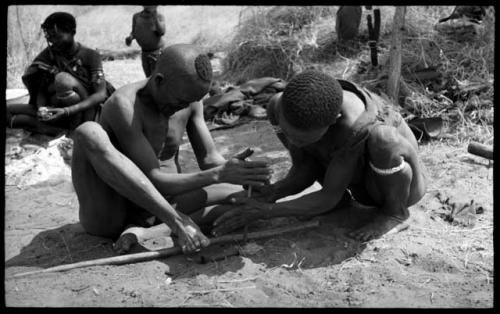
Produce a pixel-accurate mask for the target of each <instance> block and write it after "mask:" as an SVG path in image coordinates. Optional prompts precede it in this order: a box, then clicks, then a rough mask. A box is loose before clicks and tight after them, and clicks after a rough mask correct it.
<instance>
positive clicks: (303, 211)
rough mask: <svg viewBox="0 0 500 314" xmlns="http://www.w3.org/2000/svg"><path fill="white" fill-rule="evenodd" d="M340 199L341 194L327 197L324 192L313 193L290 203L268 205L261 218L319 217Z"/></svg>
mask: <svg viewBox="0 0 500 314" xmlns="http://www.w3.org/2000/svg"><path fill="white" fill-rule="evenodd" d="M337 194H338V195H337ZM341 197H342V194H341V193H336V194H335V195H327V194H326V193H325V192H324V191H317V192H313V193H310V194H307V195H304V196H302V197H299V198H297V199H294V200H291V201H286V202H280V203H275V204H270V206H269V208H268V209H267V210H263V212H262V218H263V219H268V218H273V217H286V216H315V215H319V214H322V213H324V212H327V211H329V210H331V209H332V208H334V207H335V205H337V203H338V202H339V201H340V198H341Z"/></svg>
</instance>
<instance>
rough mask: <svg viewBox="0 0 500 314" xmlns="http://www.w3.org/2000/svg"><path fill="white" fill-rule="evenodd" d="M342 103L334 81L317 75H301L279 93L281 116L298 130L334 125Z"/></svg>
mask: <svg viewBox="0 0 500 314" xmlns="http://www.w3.org/2000/svg"><path fill="white" fill-rule="evenodd" d="M342 100H343V91H342V87H341V86H340V83H339V82H338V81H337V80H336V79H334V78H333V77H331V76H329V75H327V74H325V73H322V72H319V71H313V70H308V71H304V72H302V73H300V74H298V75H296V76H295V77H293V78H292V80H291V81H290V82H289V83H288V84H287V86H286V87H285V90H284V91H283V96H282V106H283V115H284V116H285V118H286V120H287V121H288V122H289V123H290V124H291V125H292V126H294V127H296V128H299V129H302V130H308V129H314V128H320V127H326V126H329V125H331V124H333V123H334V122H335V121H336V119H337V116H338V114H339V113H340V109H341V106H342Z"/></svg>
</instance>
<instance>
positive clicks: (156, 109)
mask: <svg viewBox="0 0 500 314" xmlns="http://www.w3.org/2000/svg"><path fill="white" fill-rule="evenodd" d="M211 80H212V67H211V65H210V60H209V59H208V57H207V56H206V55H205V54H201V53H200V50H199V49H198V48H196V47H195V46H192V45H183V44H179V45H174V46H170V47H167V48H165V49H164V51H163V52H162V54H161V56H160V59H159V60H158V63H157V65H156V68H155V70H154V71H153V73H152V75H151V76H150V77H149V78H147V79H145V80H142V81H139V82H135V83H131V84H128V85H125V86H123V87H121V88H120V89H118V90H117V91H116V92H115V93H114V94H113V95H112V96H111V97H110V98H109V99H108V100H107V101H106V103H105V105H104V106H103V110H102V114H101V116H100V121H99V123H97V122H85V123H84V124H82V125H81V126H79V127H78V128H77V129H76V130H75V134H74V147H73V159H72V179H73V185H74V187H75V191H76V194H77V196H78V201H79V204H80V209H79V216H80V222H81V224H82V226H83V228H84V229H85V230H86V231H87V232H88V233H90V234H93V235H97V236H102V237H109V238H117V237H119V238H118V241H116V243H115V249H116V250H117V251H118V252H126V251H128V250H129V249H130V246H131V245H132V244H134V243H131V242H129V240H130V239H131V238H135V240H136V241H137V240H138V238H141V237H144V238H147V237H149V236H150V235H151V234H152V233H156V232H158V228H157V227H159V229H160V230H161V229H163V230H165V232H169V231H172V232H173V233H175V234H176V235H177V237H178V243H179V245H180V246H181V247H182V250H183V252H192V251H195V250H199V249H201V248H202V247H204V246H206V245H208V239H207V238H206V237H205V235H204V234H203V233H202V231H201V230H200V227H199V225H200V226H201V225H208V226H211V223H212V222H213V220H214V219H215V218H216V217H218V215H220V214H221V213H223V212H224V210H225V209H226V208H225V207H224V205H221V206H216V207H210V206H212V205H215V204H220V203H224V202H225V201H226V200H227V198H228V196H229V195H232V194H233V193H236V192H238V191H240V192H243V193H244V191H243V190H242V187H241V185H247V184H252V185H255V186H258V185H263V184H264V183H265V182H268V180H269V179H270V174H271V173H270V169H269V167H268V166H267V164H266V163H265V162H257V161H255V162H251V161H244V160H242V159H244V157H245V156H240V159H237V158H233V159H230V160H228V161H226V160H225V159H224V158H223V157H222V156H221V154H220V153H219V152H217V150H216V147H215V145H214V142H213V139H212V137H211V135H210V132H209V131H208V128H207V125H206V124H205V120H204V118H203V106H202V103H201V102H200V100H201V99H202V98H203V97H204V96H205V95H206V94H207V93H208V90H209V87H210V83H211ZM185 131H187V135H188V138H189V141H190V143H191V146H192V147H193V151H194V153H195V155H196V159H197V161H198V165H199V167H200V169H201V171H199V172H195V173H179V171H178V168H177V167H176V166H175V165H173V163H174V159H175V156H176V155H177V153H178V150H179V145H180V144H181V143H182V136H183V134H184V132H185ZM159 156H162V158H163V159H165V162H166V163H167V164H168V162H170V163H171V164H172V166H171V167H170V168H169V167H168V165H166V169H167V170H164V169H162V168H163V167H160V162H159V160H158V159H159ZM168 169H170V170H171V171H168ZM176 169H177V170H176ZM228 183H229V184H228ZM150 227H151V228H150ZM163 234H166V233H163ZM128 235H132V237H129V236H128Z"/></svg>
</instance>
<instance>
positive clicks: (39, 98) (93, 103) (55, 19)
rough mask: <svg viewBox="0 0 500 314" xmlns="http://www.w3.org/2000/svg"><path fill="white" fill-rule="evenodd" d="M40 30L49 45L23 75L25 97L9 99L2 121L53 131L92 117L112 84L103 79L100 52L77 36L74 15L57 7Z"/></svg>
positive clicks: (96, 113) (58, 132)
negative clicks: (25, 98)
mask: <svg viewBox="0 0 500 314" xmlns="http://www.w3.org/2000/svg"><path fill="white" fill-rule="evenodd" d="M42 30H43V32H44V34H45V38H46V39H47V43H48V47H47V48H45V49H44V50H43V51H42V52H40V54H38V56H37V57H36V58H35V60H33V63H32V64H31V65H30V66H29V67H28V68H27V69H26V72H25V73H24V75H23V77H22V80H23V83H24V84H25V85H26V87H27V89H28V91H29V95H30V99H29V102H28V103H15V102H8V103H7V110H6V111H7V112H6V113H7V114H6V120H7V121H6V122H7V126H8V127H10V128H23V129H26V130H28V131H31V132H35V133H41V134H47V135H50V136H55V135H58V134H60V133H62V132H65V131H68V130H73V129H75V128H76V127H77V126H79V125H80V124H82V123H83V122H85V121H95V120H96V119H97V117H98V115H99V112H100V110H101V107H100V105H101V104H102V103H103V102H104V101H105V100H106V99H107V98H108V97H109V95H110V94H111V93H112V92H113V91H114V88H113V86H112V85H111V84H109V83H108V82H107V81H106V80H105V79H104V72H103V68H102V62H101V56H100V55H99V53H98V52H96V51H95V50H93V49H90V48H87V47H85V46H83V45H81V44H80V43H78V42H76V41H75V34H76V20H75V18H74V17H73V15H71V14H69V13H66V12H55V13H53V14H51V15H49V16H48V17H47V18H46V19H45V21H44V22H43V24H42Z"/></svg>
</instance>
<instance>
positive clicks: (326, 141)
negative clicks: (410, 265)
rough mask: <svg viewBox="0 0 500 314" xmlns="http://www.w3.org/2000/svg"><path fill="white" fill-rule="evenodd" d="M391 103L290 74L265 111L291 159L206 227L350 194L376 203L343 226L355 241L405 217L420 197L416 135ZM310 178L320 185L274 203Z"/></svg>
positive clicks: (308, 207) (341, 84)
mask: <svg viewBox="0 0 500 314" xmlns="http://www.w3.org/2000/svg"><path fill="white" fill-rule="evenodd" d="M391 106H393V105H392V104H390V103H389V102H387V101H386V100H384V99H383V98H381V97H380V96H378V95H376V94H374V93H371V92H370V91H368V90H366V89H363V88H360V87H358V86H356V85H355V84H353V83H350V82H348V81H344V80H336V79H334V78H332V77H330V76H328V75H326V74H324V73H321V72H317V71H306V72H303V73H301V74H299V75H297V76H295V77H294V78H293V79H292V80H291V81H290V82H289V83H288V85H287V86H286V88H285V90H284V91H283V93H280V94H276V95H275V96H274V97H273V98H272V99H271V100H270V103H269V104H268V117H269V119H270V121H271V123H272V124H273V125H274V126H275V128H276V131H277V135H278V137H279V138H280V140H281V141H282V142H283V144H284V145H285V146H286V148H287V149H288V150H289V152H290V155H291V158H292V167H291V169H290V171H289V172H288V174H287V176H286V177H285V178H284V179H283V180H281V181H278V182H276V183H274V184H272V185H269V186H266V187H265V188H264V189H258V188H255V189H254V196H255V198H256V199H245V198H237V199H236V200H235V202H236V203H237V204H240V205H239V206H238V207H237V208H235V209H233V210H230V211H228V212H226V213H225V214H223V215H222V216H221V217H219V218H218V219H217V220H216V221H215V222H214V224H215V228H214V230H213V233H214V234H215V235H220V234H223V233H226V232H229V231H231V230H233V229H235V228H238V227H241V226H243V225H245V224H247V223H249V222H251V221H254V220H256V219H262V218H270V217H277V216H314V215H319V214H322V213H325V212H328V211H330V210H332V209H333V208H334V207H336V206H337V205H338V204H339V202H341V200H342V199H344V200H349V199H350V198H351V195H352V197H353V198H354V199H355V200H356V201H358V202H359V203H362V204H366V205H371V206H376V207H378V209H379V211H378V214H377V215H376V217H375V218H374V220H373V221H371V222H370V223H368V224H366V225H364V226H362V227H361V228H359V229H357V230H354V231H352V232H350V234H349V235H350V236H351V237H353V238H355V239H357V240H360V241H367V240H369V239H372V238H376V237H379V236H381V235H382V234H384V233H385V232H387V231H389V230H391V229H392V228H394V227H395V226H397V225H398V224H400V223H401V222H402V221H404V220H406V219H407V218H408V216H409V212H408V207H409V206H411V205H413V204H415V203H417V202H418V201H419V200H420V199H421V198H422V197H423V195H424V193H425V189H426V183H425V178H424V170H423V165H422V164H421V163H420V161H419V159H418V156H417V149H418V146H417V140H416V139H415V136H414V135H413V133H412V131H411V130H410V128H409V127H408V125H407V124H406V122H405V121H404V120H403V119H402V117H401V115H400V114H399V113H398V112H396V111H395V110H394V109H392V108H391ZM315 181H318V182H319V183H320V184H321V185H322V188H321V190H318V191H315V192H312V193H309V194H306V195H304V196H302V197H299V198H296V199H293V200H289V201H283V202H278V203H275V202H276V200H278V199H281V198H283V197H286V196H289V195H294V194H296V193H299V192H301V191H303V190H304V189H306V188H307V187H309V186H310V185H312V184H313V183H314V182H315ZM259 192H260V193H259Z"/></svg>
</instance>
